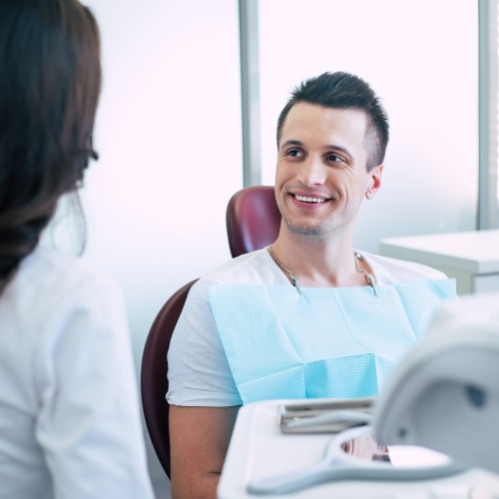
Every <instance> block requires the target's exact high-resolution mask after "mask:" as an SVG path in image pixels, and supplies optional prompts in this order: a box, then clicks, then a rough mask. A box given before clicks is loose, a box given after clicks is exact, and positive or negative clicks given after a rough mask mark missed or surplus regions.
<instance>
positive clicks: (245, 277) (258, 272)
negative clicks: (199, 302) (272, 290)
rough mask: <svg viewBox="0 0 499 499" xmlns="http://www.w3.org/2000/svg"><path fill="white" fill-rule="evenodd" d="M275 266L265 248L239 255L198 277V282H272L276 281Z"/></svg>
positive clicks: (207, 283) (208, 283) (206, 283)
mask: <svg viewBox="0 0 499 499" xmlns="http://www.w3.org/2000/svg"><path fill="white" fill-rule="evenodd" d="M278 277H279V274H277V275H276V271H275V266H274V265H272V260H271V259H270V256H269V254H268V251H267V249H266V248H265V249H259V250H256V251H252V252H250V253H246V254H244V255H240V256H238V257H236V258H233V259H232V260H229V261H227V262H225V263H224V264H222V265H220V266H218V267H216V268H215V269H214V270H212V271H211V272H209V273H208V274H206V275H205V276H203V277H202V278H201V279H199V283H200V284H205V285H211V284H272V283H274V282H275V281H276V278H278Z"/></svg>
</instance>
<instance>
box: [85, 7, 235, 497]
mask: <svg viewBox="0 0 499 499" xmlns="http://www.w3.org/2000/svg"><path fill="white" fill-rule="evenodd" d="M86 3H87V4H88V5H89V6H90V7H91V8H92V9H93V11H94V13H95V15H96V17H97V19H98V22H99V24H100V27H101V32H102V48H103V71H104V82H103V92H102V98H101V104H100V108H99V112H98V117H97V128H96V137H95V146H96V149H97V151H98V152H99V154H100V160H99V161H98V162H97V163H95V164H92V165H91V168H90V170H89V174H88V177H87V181H86V187H85V189H84V191H83V200H84V208H85V212H86V214H87V220H88V237H87V239H88V245H87V250H86V252H85V258H86V259H88V260H90V261H92V262H93V263H94V264H97V265H99V266H101V267H103V268H104V269H105V270H106V271H107V272H109V273H111V274H112V275H113V276H114V278H115V279H116V280H117V281H118V282H119V283H120V284H121V285H122V286H123V288H124V290H125V293H126V298H127V305H128V311H129V319H130V326H131V335H132V341H133V345H134V351H135V357H136V361H137V365H139V363H140V356H141V353H142V348H143V344H144V341H145V337H146V335H147V333H148V330H149V327H150V325H151V323H152V321H153V319H154V316H155V314H156V313H157V312H158V311H159V309H160V307H161V305H162V304H163V302H164V301H165V299H166V298H167V297H168V296H169V295H170V294H172V293H173V291H174V290H176V289H177V288H178V287H180V286H181V285H182V284H184V283H186V282H187V281H189V280H191V279H193V278H195V277H199V276H200V275H201V274H203V273H205V272H206V271H207V270H208V269H210V268H211V267H212V266H214V265H217V264H219V263H220V262H222V261H225V260H226V259H228V258H229V249H228V244H227V238H226V232H225V207H226V204H227V201H228V199H229V197H230V196H231V195H232V193H234V192H235V191H236V190H237V189H239V188H240V187H241V185H242V171H241V170H242V163H241V161H242V160H241V139H240V135H241V129H240V82H239V52H238V21H237V2H235V1H234V0H209V1H202V2H200V1H197V0H182V1H179V0H147V1H145V2H137V1H134V0H105V1H102V0H91V1H87V2H86ZM149 450H150V452H149V454H150V456H151V458H152V459H153V460H154V458H155V456H154V454H153V453H152V452H151V449H149ZM151 466H152V473H153V475H154V478H155V480H157V481H158V482H160V481H161V479H163V472H162V471H161V470H160V469H159V468H158V466H159V465H158V464H157V462H153V463H152V465H151ZM164 493H166V492H164Z"/></svg>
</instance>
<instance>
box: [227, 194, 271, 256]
mask: <svg viewBox="0 0 499 499" xmlns="http://www.w3.org/2000/svg"><path fill="white" fill-rule="evenodd" d="M226 224H227V236H228V238H229V248H230V253H231V255H232V257H236V256H239V255H242V254H244V253H248V252H250V251H254V250H256V249H260V248H264V247H265V246H268V245H269V244H272V243H273V242H274V241H275V240H276V239H277V235H278V233H279V226H280V224H281V214H280V213H279V210H278V208H277V204H276V201H275V196H274V188H273V187H271V186H268V185H257V186H252V187H245V188H243V189H241V190H240V191H238V192H236V193H235V194H234V195H233V196H232V197H231V198H230V200H229V203H228V205H227V212H226Z"/></svg>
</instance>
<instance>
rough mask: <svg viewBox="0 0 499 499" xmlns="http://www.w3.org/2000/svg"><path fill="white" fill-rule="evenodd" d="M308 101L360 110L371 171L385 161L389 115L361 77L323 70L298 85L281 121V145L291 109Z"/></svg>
mask: <svg viewBox="0 0 499 499" xmlns="http://www.w3.org/2000/svg"><path fill="white" fill-rule="evenodd" d="M299 102H308V103H309V104H317V105H319V106H324V107H331V108H336V109H357V110H359V111H364V112H365V113H366V115H367V120H368V121H367V129H366V137H365V139H366V148H367V151H368V158H367V165H366V168H367V171H370V170H371V169H372V168H374V167H375V166H378V165H380V164H381V163H383V159H384V157H385V151H386V146H387V144H388V136H389V131H388V116H387V114H386V111H385V110H384V109H383V106H382V105H381V102H380V100H379V98H378V97H377V96H376V94H375V93H374V91H373V90H372V89H371V87H370V86H369V85H368V84H367V83H366V82H365V81H364V80H362V79H361V78H359V77H358V76H355V75H352V74H349V73H343V72H337V73H323V74H322V75H320V76H317V77H316V78H311V79H309V80H306V81H304V82H302V83H301V84H300V85H299V86H298V87H296V88H295V89H294V90H293V92H292V94H291V97H290V99H289V101H288V102H287V104H286V105H285V106H284V108H283V110H282V111H281V114H280V115H279V119H278V120H277V147H279V142H280V139H281V133H282V127H283V125H284V121H285V120H286V117H287V115H288V113H289V111H290V110H291V108H292V107H293V106H294V105H295V104H298V103H299Z"/></svg>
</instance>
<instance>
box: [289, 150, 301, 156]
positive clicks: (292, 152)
mask: <svg viewBox="0 0 499 499" xmlns="http://www.w3.org/2000/svg"><path fill="white" fill-rule="evenodd" d="M287 155H288V156H291V157H292V158H298V157H299V156H301V151H300V150H299V149H290V150H289V151H288V152H287Z"/></svg>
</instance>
